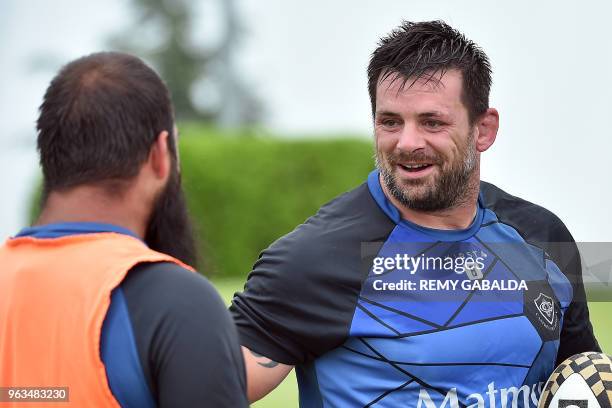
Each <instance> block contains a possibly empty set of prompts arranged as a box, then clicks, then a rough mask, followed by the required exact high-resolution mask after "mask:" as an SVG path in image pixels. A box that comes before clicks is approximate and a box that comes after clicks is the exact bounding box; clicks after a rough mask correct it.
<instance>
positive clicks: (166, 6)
mask: <svg viewBox="0 0 612 408" xmlns="http://www.w3.org/2000/svg"><path fill="white" fill-rule="evenodd" d="M211 2H215V3H214V4H215V5H217V7H216V9H215V8H214V7H213V8H209V11H210V12H213V11H215V10H217V13H216V15H215V16H213V18H212V20H214V21H220V22H221V23H220V24H219V27H220V29H219V31H220V33H219V34H220V35H218V36H214V37H215V38H217V37H218V38H219V39H218V40H217V41H215V42H214V43H213V44H210V41H206V40H207V39H205V38H204V39H194V34H193V32H194V28H195V27H196V25H201V24H206V23H207V22H202V21H200V20H199V19H198V16H199V17H200V18H201V15H200V14H199V13H198V10H199V8H198V6H202V5H203V4H204V3H203V2H192V1H189V0H130V4H131V6H132V9H133V11H134V15H135V18H134V22H133V24H131V26H130V27H129V28H127V29H125V30H123V31H122V32H119V33H117V34H115V35H114V36H113V37H112V38H110V40H109V45H110V46H111V47H112V48H113V49H117V50H121V51H125V52H129V53H132V54H135V55H137V56H139V57H141V58H143V59H145V60H147V61H149V62H150V63H152V64H153V66H154V67H155V68H156V69H157V71H158V73H159V74H160V76H161V77H162V78H163V79H164V81H165V82H166V84H167V85H168V88H169V89H170V92H171V93H172V99H173V102H174V107H175V111H176V116H177V118H178V119H179V120H203V121H207V122H213V123H218V124H224V125H247V124H254V123H257V122H258V121H259V119H260V116H261V113H262V109H261V102H260V101H259V100H258V98H256V97H255V96H254V95H253V93H252V91H251V90H250V89H249V88H247V87H246V86H245V84H244V83H243V82H242V80H241V75H238V74H237V72H236V69H235V64H234V62H233V53H234V51H235V49H236V47H237V45H238V43H239V39H240V37H241V30H240V26H239V23H238V17H237V10H236V6H235V0H208V2H206V3H211ZM209 20H210V19H209ZM211 37H213V36H212V35H211ZM202 84H204V85H205V86H204V89H201V88H202V86H198V85H202ZM206 87H208V89H206ZM202 93H203V95H201V98H199V99H200V100H201V99H204V107H203V106H201V105H202V104H198V103H197V100H198V95H199V94H202Z"/></svg>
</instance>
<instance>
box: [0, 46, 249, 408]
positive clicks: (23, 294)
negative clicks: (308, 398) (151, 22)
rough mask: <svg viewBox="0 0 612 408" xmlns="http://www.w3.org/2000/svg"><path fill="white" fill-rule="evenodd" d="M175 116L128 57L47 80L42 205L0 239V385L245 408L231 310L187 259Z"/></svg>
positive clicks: (83, 400)
mask: <svg viewBox="0 0 612 408" xmlns="http://www.w3.org/2000/svg"><path fill="white" fill-rule="evenodd" d="M173 122H174V119H173V112H172V105H171V101H170V96H169V92H168V90H167V88H166V86H165V85H164V84H163V82H162V80H161V79H160V78H159V77H158V76H157V74H156V73H155V72H154V71H153V70H151V69H150V68H149V67H147V66H146V65H145V64H144V63H143V62H142V61H141V60H139V59H138V58H136V57H133V56H130V55H126V54H121V53H98V54H92V55H89V56H86V57H83V58H80V59H78V60H76V61H73V62H71V63H69V64H68V65H66V66H65V67H64V68H63V69H62V70H61V71H60V72H59V74H58V75H57V76H56V77H55V78H54V79H53V81H52V82H51V85H50V86H49V88H48V89H47V92H46V94H45V96H44V101H43V104H42V106H41V108H40V117H39V119H38V150H39V152H40V163H41V167H42V171H43V176H44V179H43V188H44V193H43V208H42V212H41V215H40V218H39V219H38V221H37V222H36V224H35V225H34V226H33V227H30V228H24V229H23V230H22V231H21V232H19V233H18V234H17V235H16V236H15V237H14V238H11V239H9V240H8V241H7V242H6V243H5V244H4V245H3V246H2V247H0V265H2V270H1V272H0V387H63V388H64V390H63V391H62V390H52V391H55V392H54V393H50V394H45V395H47V396H53V398H57V399H60V397H62V396H64V398H65V399H63V400H64V401H69V402H70V403H72V404H73V405H74V406H79V407H86V406H90V407H94V406H95V407H106V406H109V407H110V406H118V405H120V406H123V407H153V406H160V407H170V406H171V407H196V406H208V407H232V408H233V407H246V406H247V401H246V385H245V378H244V362H243V359H242V356H241V353H240V346H239V344H238V341H237V335H236V330H235V327H234V324H233V321H232V319H231V316H230V314H229V313H228V312H227V310H226V308H225V306H224V304H223V302H222V300H221V299H220V297H219V295H218V294H217V293H216V291H215V290H214V288H213V287H212V286H211V285H210V283H208V281H207V280H206V279H204V278H203V277H202V276H200V275H198V274H197V273H195V271H194V270H193V269H192V268H191V267H190V266H188V265H194V263H195V261H196V251H195V244H194V239H193V237H192V228H191V225H190V223H189V217H188V213H187V209H186V206H185V200H184V197H183V193H182V190H181V181H180V173H179V158H178V147H177V142H178V140H177V132H176V129H175V127H174V123H173ZM41 392H42V391H38V392H37V394H31V395H38V396H39V397H40V398H39V399H38V400H37V402H38V403H40V401H43V400H44V397H42V396H41V395H42V394H41ZM3 398H5V397H3ZM13 400H15V399H13Z"/></svg>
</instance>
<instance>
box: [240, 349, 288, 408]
mask: <svg viewBox="0 0 612 408" xmlns="http://www.w3.org/2000/svg"><path fill="white" fill-rule="evenodd" d="M242 355H243V356H244V364H245V366H246V372H247V397H248V399H249V402H255V401H257V400H259V399H261V398H263V397H265V396H266V395H267V394H268V393H269V392H270V391H272V390H273V389H274V388H276V387H277V386H278V384H280V383H281V381H283V380H284V379H285V377H287V374H289V372H290V371H291V370H292V369H293V366H289V365H285V364H281V363H277V362H276V361H273V360H270V359H269V358H267V357H264V356H262V355H261V354H258V353H256V352H254V351H251V350H249V349H248V348H246V347H244V346H243V347H242Z"/></svg>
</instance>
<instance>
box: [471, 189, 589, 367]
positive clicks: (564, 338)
mask: <svg viewBox="0 0 612 408" xmlns="http://www.w3.org/2000/svg"><path fill="white" fill-rule="evenodd" d="M481 191H482V193H483V198H484V201H485V205H486V206H487V207H489V208H491V209H492V210H493V211H494V212H495V213H496V214H497V216H498V218H499V220H500V221H501V222H503V223H505V224H508V225H510V226H512V227H513V228H515V229H516V230H517V231H518V233H519V234H520V235H521V236H522V237H523V239H524V240H525V241H527V242H529V243H532V244H534V245H536V246H538V247H540V248H542V249H544V250H545V251H546V253H547V254H548V255H549V256H550V258H551V259H552V260H553V262H555V263H556V264H557V266H558V267H559V269H560V270H561V271H562V272H563V274H564V275H565V276H566V277H567V279H568V280H569V281H570V282H571V284H572V289H573V298H572V302H571V303H570V306H569V307H568V309H567V310H566V312H565V314H564V317H563V328H562V330H561V337H560V345H559V352H558V354H557V364H559V363H560V362H562V361H563V360H565V359H566V358H568V357H570V356H572V355H574V354H577V353H582V352H585V351H597V352H600V351H601V349H600V347H599V344H598V343H597V340H596V339H595V334H594V333H593V326H592V325H591V321H590V319H589V306H588V303H587V298H586V295H585V291H584V283H583V279H582V268H581V264H580V254H579V252H578V248H577V246H576V243H575V241H574V238H573V237H572V235H571V234H570V232H569V231H568V229H567V227H566V226H565V224H563V222H562V221H561V220H560V219H559V218H558V217H557V216H556V215H554V214H553V213H552V212H550V211H548V210H547V209H545V208H543V207H540V206H538V205H536V204H533V203H530V202H528V201H525V200H523V199H520V198H518V197H515V196H512V195H510V194H508V193H506V192H504V191H502V190H501V189H499V188H497V187H495V186H494V185H492V184H489V183H486V182H482V183H481Z"/></svg>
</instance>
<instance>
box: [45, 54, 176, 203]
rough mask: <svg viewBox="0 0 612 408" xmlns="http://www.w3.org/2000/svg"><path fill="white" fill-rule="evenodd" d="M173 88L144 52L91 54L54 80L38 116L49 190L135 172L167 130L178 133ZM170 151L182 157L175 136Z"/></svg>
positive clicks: (128, 176)
mask: <svg viewBox="0 0 612 408" xmlns="http://www.w3.org/2000/svg"><path fill="white" fill-rule="evenodd" d="M173 128H174V115H173V112H172V102H171V100H170V94H169V92H168V89H167V88H166V86H165V85H164V83H163V81H162V80H161V78H160V77H159V76H158V75H157V74H156V73H155V72H154V71H153V70H152V69H151V68H149V67H148V66H147V65H146V64H145V63H144V62H143V61H142V60H140V59H139V58H137V57H135V56H132V55H128V54H123V53H118V52H101V53H96V54H91V55H88V56H85V57H82V58H79V59H77V60H75V61H72V62H70V63H69V64H67V65H66V66H64V67H63V68H62V69H61V70H60V72H59V73H58V74H57V76H56V77H55V78H54V79H53V80H52V81H51V84H50V85H49V88H48V89H47V91H46V93H45V96H44V99H43V103H42V105H41V106H40V116H39V118H38V122H37V129H38V141H37V145H38V151H39V153H40V164H41V167H42V172H43V177H44V190H45V192H47V193H48V192H49V191H52V190H61V189H67V188H71V187H74V186H77V185H81V184H90V183H96V182H104V181H122V180H128V179H131V178H133V177H134V176H136V175H137V174H138V171H139V169H140V167H141V165H142V163H144V161H145V160H146V159H147V157H148V154H149V151H150V149H151V147H152V145H153V144H154V142H155V140H156V139H157V137H158V136H159V134H160V133H161V132H162V131H164V130H166V131H168V133H170V135H172V134H173ZM168 141H169V142H168V143H169V149H170V151H171V152H172V155H173V157H176V147H175V145H174V140H173V137H169V138H168Z"/></svg>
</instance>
